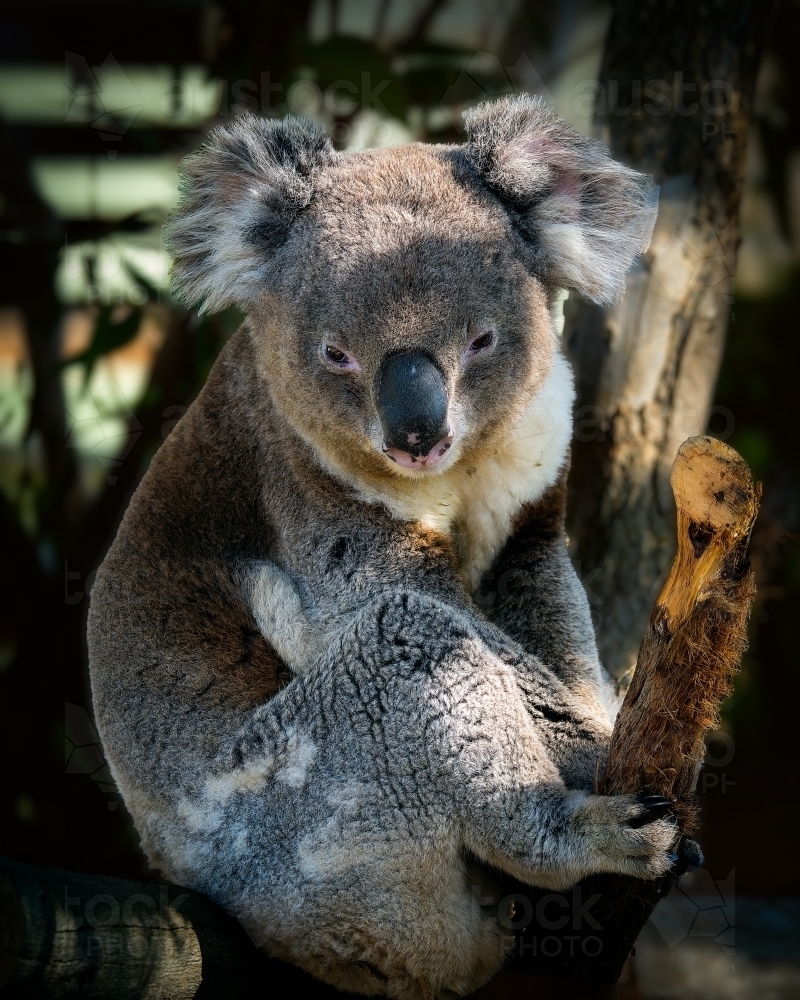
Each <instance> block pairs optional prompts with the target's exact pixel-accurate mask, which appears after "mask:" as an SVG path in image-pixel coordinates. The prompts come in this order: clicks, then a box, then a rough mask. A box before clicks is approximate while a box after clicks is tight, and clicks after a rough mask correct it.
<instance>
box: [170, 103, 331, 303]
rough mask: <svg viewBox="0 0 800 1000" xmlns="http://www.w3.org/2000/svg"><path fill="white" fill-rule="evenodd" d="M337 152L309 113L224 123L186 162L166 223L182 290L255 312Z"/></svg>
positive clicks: (191, 299) (188, 298)
mask: <svg viewBox="0 0 800 1000" xmlns="http://www.w3.org/2000/svg"><path fill="white" fill-rule="evenodd" d="M335 157H336V153H335V151H334V149H333V146H332V145H331V141H330V139H329V138H328V136H327V135H326V134H325V132H323V130H322V129H321V128H320V127H319V126H318V125H315V124H314V123H313V122H311V121H308V120H307V119H305V118H285V119H282V120H280V121H278V120H274V119H269V118H259V117H257V116H256V115H240V116H239V117H237V118H235V119H234V120H233V121H232V122H230V123H228V124H225V125H219V126H217V128H215V129H214V130H213V131H212V132H211V133H210V134H209V137H208V139H207V140H206V143H205V145H203V146H202V147H201V148H200V149H199V150H198V151H197V152H196V153H192V154H191V155H190V156H187V157H186V158H185V159H184V160H183V162H182V163H181V171H180V173H181V197H180V200H179V202H178V206H177V208H176V209H175V210H174V212H173V213H172V215H171V216H170V217H169V219H168V220H167V223H166V225H165V227H164V242H165V244H166V247H167V250H168V251H169V252H170V253H171V255H172V257H173V260H174V265H173V272H172V283H173V287H174V289H175V293H176V295H177V296H178V297H179V298H180V299H181V300H182V301H183V302H185V303H187V305H194V304H195V303H200V306H201V310H202V311H208V312H214V311H216V310H218V309H224V308H225V307H226V306H228V305H236V306H239V308H241V309H243V310H244V311H247V309H248V308H249V306H250V304H251V303H252V302H253V300H254V299H255V298H256V296H257V295H258V293H259V291H260V290H261V289H262V288H263V287H264V286H265V283H266V280H267V277H268V274H269V271H270V269H271V268H272V267H273V266H274V261H273V257H274V255H275V252H276V251H277V250H278V249H279V248H280V246H281V245H282V244H283V243H284V242H285V241H286V239H287V238H288V236H289V231H290V229H291V227H292V224H293V223H294V221H295V220H296V218H297V216H298V215H299V213H300V212H302V210H303V209H304V208H306V207H307V206H308V204H309V203H310V201H311V198H312V195H313V193H314V187H315V178H316V175H317V173H318V172H319V170H320V169H321V168H322V167H324V166H326V165H327V164H330V163H332V162H333V160H334V158H335Z"/></svg>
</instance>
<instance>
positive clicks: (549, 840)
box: [88, 96, 677, 1000]
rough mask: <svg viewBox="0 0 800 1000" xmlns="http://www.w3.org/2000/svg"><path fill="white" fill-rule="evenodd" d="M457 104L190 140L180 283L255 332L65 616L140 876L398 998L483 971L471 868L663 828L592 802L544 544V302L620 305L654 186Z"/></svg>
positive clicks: (323, 972)
mask: <svg viewBox="0 0 800 1000" xmlns="http://www.w3.org/2000/svg"><path fill="white" fill-rule="evenodd" d="M466 124H467V136H466V141H465V142H464V143H463V144H462V145H426V144H421V143H412V144H410V145H405V146H399V147H393V148H384V149H367V150H361V151H348V152H340V151H336V150H335V149H334V148H333V146H332V145H331V143H330V141H329V139H328V138H327V136H326V135H325V133H324V132H323V131H322V130H321V129H320V128H318V127H317V126H316V125H314V124H312V123H311V122H309V121H305V120H302V119H292V118H288V119H284V120H268V119H262V118H258V117H255V116H244V115H243V116H240V117H238V118H236V119H235V120H234V121H232V122H231V123H229V124H225V125H221V126H219V127H218V128H216V129H215V130H214V131H213V132H211V134H210V136H209V138H208V140H207V142H206V143H205V145H204V146H203V147H202V149H201V150H200V151H199V152H197V153H196V154H193V155H191V156H190V157H188V158H187V159H186V160H184V162H183V167H182V171H183V172H182V194H181V199H180V202H179V204H178V207H177V208H176V210H175V212H174V213H173V215H172V217H171V218H170V220H169V221H168V223H167V227H166V240H167V245H168V248H169V249H170V251H171V253H172V255H173V257H174V283H175V287H176V291H177V293H178V294H180V295H181V296H182V297H183V299H184V301H185V302H186V303H192V304H197V305H199V306H200V307H201V308H202V309H206V310H217V309H221V308H223V307H226V306H229V305H235V306H237V307H238V308H239V309H240V310H242V311H243V312H244V314H245V317H246V318H245V319H244V322H243V324H242V326H241V328H240V329H239V330H238V332H237V333H236V334H234V335H233V337H232V338H231V339H230V341H229V342H228V344H227V346H226V347H225V349H224V350H223V351H222V353H221V355H220V357H219V359H218V361H217V362H216V365H215V366H214V368H213V370H212V372H211V374H210V376H209V378H208V381H207V383H206V385H205V387H204V388H203V389H202V391H201V392H200V394H199V395H198V397H197V399H196V400H195V401H194V403H193V404H192V406H191V407H190V408H189V410H188V412H187V413H186V415H185V416H184V417H183V418H182V419H181V420H180V422H179V423H178V424H177V426H176V427H175V429H174V430H173V431H172V432H171V434H170V435H169V437H168V438H167V440H166V441H165V442H164V444H163V445H162V447H161V448H160V450H159V451H158V453H157V454H156V455H155V457H154V458H153V461H152V463H151V465H150V468H149V470H148V472H147V474H146V475H145V477H144V479H143V480H142V483H141V485H140V486H139V488H138V490H137V491H136V493H135V495H134V496H133V498H132V500H131V503H130V506H129V507H128V510H127V512H126V514H125V516H124V518H123V521H122V524H121V526H120V528H119V532H118V534H117V536H116V539H115V541H114V542H113V544H112V545H111V548H110V550H109V552H108V554H107V556H106V558H105V560H104V562H103V564H102V566H101V567H100V569H99V571H98V573H97V577H96V582H95V584H94V587H93V590H92V595H91V609H90V614H89V623H88V645H89V657H90V671H91V684H92V694H93V701H94V710H95V713H96V720H97V725H98V729H99V731H100V734H101V737H102V741H103V745H104V748H105V751H106V754H107V758H108V761H109V764H110V767H111V770H112V773H113V775H114V778H115V780H116V782H117V785H118V786H119V789H120V792H121V794H122V796H123V798H124V801H125V804H126V806H127V808H128V810H129V811H130V814H131V816H132V818H133V821H134V823H135V826H136V829H137V830H138V832H139V834H140V836H141V843H142V846H143V848H144V850H145V852H146V854H147V856H148V858H149V861H150V863H151V865H152V866H153V867H155V868H158V869H160V870H161V871H162V872H163V873H164V875H165V877H167V878H169V879H171V880H173V881H175V882H177V883H180V884H182V885H185V886H191V887H193V888H195V889H198V890H200V891H202V892H204V893H205V894H207V895H208V896H209V897H211V899H213V900H215V901H216V902H217V903H219V904H220V905H221V906H223V907H224V908H225V909H226V910H227V911H229V912H230V913H231V914H233V915H234V916H235V917H236V918H237V919H238V920H239V921H240V922H241V923H242V925H243V926H244V927H245V929H246V930H247V932H248V933H249V935H250V936H251V938H252V939H253V941H254V942H255V943H256V944H257V945H258V946H259V947H260V948H263V949H264V950H266V952H268V953H269V954H270V955H272V956H275V957H278V958H280V959H284V960H287V961H289V962H292V963H294V964H296V965H298V966H300V967H302V968H304V969H306V970H307V971H309V972H310V973H312V974H314V975H315V976H317V977H318V978H320V979H322V980H325V981H327V982H328V983H331V984H333V985H335V986H337V987H339V988H341V989H345V990H350V991H354V992H360V993H365V994H384V995H387V996H390V997H397V998H409V1000H412V998H413V1000H416V998H423V997H424V998H432V997H437V996H442V995H448V996H452V995H465V994H468V993H471V992H472V991H473V990H475V989H476V988H477V987H479V986H480V985H481V984H482V983H484V982H486V981H487V980H488V979H489V978H490V977H491V976H492V975H493V974H494V973H495V972H496V971H497V970H498V969H499V968H500V967H501V966H502V964H503V962H504V960H505V958H506V952H507V949H508V944H507V938H506V937H504V934H503V931H502V928H501V927H500V925H499V923H498V917H497V913H496V912H490V910H489V909H487V908H486V907H480V906H476V905H475V904H474V893H473V878H474V877H475V876H474V875H473V874H472V873H474V872H475V871H476V870H477V871H486V872H493V873H494V875H497V874H498V873H499V875H501V876H508V877H513V878H515V879H519V880H522V881H523V882H525V883H527V884H529V885H532V886H538V887H543V888H546V889H547V888H550V889H553V890H562V889H565V888H567V887H569V886H572V885H574V884H575V883H577V882H578V881H579V880H580V879H582V878H584V877H586V876H588V875H591V874H593V873H599V872H609V873H618V874H620V875H631V876H635V877H638V878H643V879H650V878H655V877H659V876H661V875H663V874H664V873H666V872H667V871H668V870H670V866H671V865H673V864H674V861H675V854H674V853H673V850H674V845H675V843H676V839H677V837H676V828H675V825H674V823H673V822H672V821H671V819H670V817H669V815H668V814H667V812H666V810H667V806H668V803H667V802H666V801H665V800H653V799H652V798H651V799H639V798H637V797H634V796H601V795H597V794H595V793H594V788H595V780H596V775H597V773H598V769H601V768H602V766H603V762H604V759H605V755H606V753H607V749H608V745H609V738H610V734H611V730H612V725H613V719H614V714H615V712H616V710H617V706H618V702H619V692H618V691H617V689H616V686H615V683H614V681H613V680H612V678H611V677H610V676H609V675H608V674H607V673H606V672H605V670H604V668H603V666H602V665H601V663H600V662H599V659H598V655H597V649H596V645H595V638H594V634H593V629H592V623H591V618H590V614H589V608H588V603H587V600H586V597H585V595H584V592H583V589H582V587H581V585H580V583H579V581H578V579H577V577H576V575H575V572H574V571H573V568H572V566H571V563H570V560H569V558H568V553H567V548H566V539H565V533H564V516H565V515H564V509H565V478H566V474H567V471H568V466H569V447H570V438H571V426H572V424H571V414H572V404H573V395H574V394H573V379H572V375H571V372H570V368H569V365H568V363H567V361H566V359H565V357H564V355H563V354H562V353H561V349H560V346H559V342H560V325H561V321H560V318H559V317H560V311H561V303H562V301H563V297H564V290H565V289H567V290H569V289H574V290H577V291H578V292H580V293H582V294H583V295H585V296H587V297H588V298H590V299H592V300H594V301H596V302H600V303H610V302H612V301H614V300H615V299H617V298H618V297H619V296H620V294H621V293H622V291H623V288H624V280H625V273H626V271H627V270H628V268H629V267H630V266H631V264H632V263H633V262H634V261H635V260H636V259H637V258H638V257H639V256H640V255H641V254H642V253H643V252H644V251H645V250H646V248H647V246H648V243H649V239H650V234H651V231H652V227H653V223H654V218H655V213H656V203H657V197H656V193H655V189H654V188H653V187H652V185H651V184H650V182H649V180H648V178H646V177H644V176H642V175H641V174H638V173H636V172H634V171H632V170H631V169H629V168H627V167H625V166H623V165H621V164H619V163H616V162H614V161H613V160H612V159H611V158H610V157H609V155H608V153H607V151H606V150H605V148H604V147H603V146H602V145H600V144H599V143H598V142H596V141H594V140H590V139H588V138H586V137H584V136H582V135H580V134H579V133H577V132H576V131H574V130H573V129H572V128H571V127H570V126H569V125H568V124H567V123H566V122H564V121H563V120H561V119H559V118H558V117H557V116H556V115H555V114H554V113H553V112H552V111H551V110H550V109H549V108H548V107H547V106H546V105H545V104H544V103H543V102H542V101H540V100H538V99H537V98H533V97H528V96H518V97H514V98H510V99H503V100H500V101H498V102H496V103H487V104H483V105H481V106H479V107H477V108H475V109H473V110H471V111H470V112H469V113H468V114H467V116H466ZM486 581H495V590H494V592H493V593H490V594H488V595H487V594H486V593H485V590H486V586H485V584H486ZM490 589H491V588H490ZM492 598H493V599H492ZM478 877H479V876H478ZM493 877H494V876H493Z"/></svg>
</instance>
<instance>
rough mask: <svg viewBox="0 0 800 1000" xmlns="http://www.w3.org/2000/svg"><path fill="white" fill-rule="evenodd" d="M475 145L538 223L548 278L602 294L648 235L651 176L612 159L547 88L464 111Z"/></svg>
mask: <svg viewBox="0 0 800 1000" xmlns="http://www.w3.org/2000/svg"><path fill="white" fill-rule="evenodd" d="M465 120H466V125H467V136H468V142H467V147H466V150H467V155H468V156H469V157H470V158H471V159H472V160H473V162H474V163H475V164H476V165H477V166H478V168H479V169H480V170H481V171H482V172H483V174H484V176H485V177H486V180H487V182H488V183H489V185H490V186H491V187H492V188H493V189H494V190H496V191H498V192H499V193H500V194H501V195H502V196H503V197H505V198H507V199H508V200H509V202H510V203H511V204H512V205H514V206H515V207H516V208H517V209H518V211H519V213H520V216H521V218H522V219H523V220H524V223H525V224H526V225H527V226H529V227H530V232H531V236H532V239H533V241H534V243H535V245H536V249H537V252H538V261H537V263H538V264H539V266H540V267H541V268H542V271H543V273H544V275H545V276H546V279H547V280H548V281H551V282H553V283H554V284H556V285H562V286H563V287H565V288H576V289H578V290H579V291H581V292H583V294H585V295H586V296H588V297H589V298H590V299H593V300H594V301H595V302H599V303H601V304H609V303H611V302H614V301H616V299H618V298H619V297H620V295H621V294H622V292H623V291H624V289H625V273H626V271H627V270H628V268H629V267H630V266H631V264H633V262H634V261H635V260H636V258H637V257H639V256H640V255H641V254H642V253H644V251H645V250H646V249H647V247H648V246H649V244H650V236H651V234H652V232H653V226H654V225H655V220H656V213H657V209H658V189H657V188H656V187H655V186H654V185H653V183H652V180H651V178H649V177H647V176H646V175H645V174H640V173H637V172H636V171H635V170H631V169H630V168H629V167H625V166H623V164H621V163H617V162H615V161H614V160H612V159H611V158H610V157H609V155H608V151H607V150H606V148H605V147H604V146H603V145H602V143H600V142H598V141H596V140H594V139H589V138H587V137H586V136H584V135H581V134H580V133H579V132H576V131H575V129H574V128H572V126H571V125H569V124H568V123H567V122H565V121H564V120H563V119H562V118H559V117H558V115H556V114H555V113H554V112H553V111H552V110H551V109H550V108H548V106H547V105H546V104H545V102H544V101H543V100H542V98H539V97H534V98H531V97H528V96H526V95H521V96H518V97H514V98H511V99H510V100H508V101H505V102H503V107H502V109H501V110H498V107H497V105H493V104H481V105H479V106H478V107H476V108H473V109H471V110H470V111H468V112H467V114H466V115H465Z"/></svg>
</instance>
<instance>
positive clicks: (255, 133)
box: [167, 97, 655, 478]
mask: <svg viewBox="0 0 800 1000" xmlns="http://www.w3.org/2000/svg"><path fill="white" fill-rule="evenodd" d="M468 130H469V140H468V142H467V143H466V144H465V145H464V146H460V147H459V146H438V147H437V146H424V145H421V144H414V145H410V146H404V147H396V148H393V149H384V150H370V151H365V152H359V153H337V152H335V151H334V150H333V149H332V147H331V146H330V143H329V141H328V140H327V138H326V137H325V135H324V133H322V131H321V130H319V129H318V128H316V126H313V125H311V124H310V123H308V122H303V121H302V120H297V119H294V120H286V121H283V122H276V121H269V120H264V119H258V118H252V117H248V118H240V119H237V120H236V121H235V122H234V123H233V124H231V125H230V126H225V127H221V128H220V129H217V130H216V131H215V132H214V133H212V136H211V138H210V140H209V143H208V144H207V146H206V147H205V149H204V150H202V151H201V152H200V153H199V154H196V155H195V156H194V157H193V158H190V159H189V160H188V161H186V163H185V168H184V187H183V198H182V201H181V204H180V205H179V206H178V209H177V210H176V212H175V214H174V216H173V218H172V220H171V221H170V223H169V224H168V227H167V242H168V246H169V247H170V249H171V250H172V251H173V253H174V255H175V258H176V262H175V276H176V283H177V285H178V287H179V290H181V291H182V292H183V295H184V298H185V299H187V300H190V301H196V300H198V299H200V300H203V301H204V302H205V305H206V307H211V308H218V307H221V306H224V305H226V304H228V303H235V304H237V305H239V306H240V307H241V308H243V309H245V310H246V311H248V312H249V313H250V317H251V330H252V335H253V339H254V343H255V345H256V348H257V356H258V358H259V364H260V365H261V366H262V368H263V372H264V375H265V377H266V380H267V383H268V385H269V389H270V392H271V394H272V396H273V398H274V400H275V402H276V403H277V405H278V407H279V408H280V410H281V411H282V412H283V413H284V415H285V416H286V417H287V418H288V419H289V421H290V422H291V423H292V424H293V425H294V427H295V429H296V430H297V431H298V432H299V433H300V435H301V436H302V437H303V438H305V439H306V440H307V441H309V442H311V443H312V445H313V446H314V448H315V449H316V450H317V452H318V453H319V454H321V455H322V456H323V457H326V458H327V459H329V460H330V461H332V462H333V463H334V464H336V465H337V466H339V467H341V466H342V465H344V466H347V467H349V468H350V469H351V470H353V471H356V472H358V473H361V474H362V475H367V476H371V477H375V476H378V477H381V476H383V477H396V476H401V477H410V478H414V477H429V476H436V475H439V474H440V473H441V472H443V471H445V470H446V469H448V468H449V467H451V466H452V465H453V464H455V463H456V462H458V461H461V460H464V461H466V460H469V459H471V458H472V457H475V456H476V455H477V454H479V453H480V452H481V450H483V449H491V447H492V444H493V442H494V441H496V439H497V435H498V434H500V433H502V431H503V428H504V427H505V426H507V425H508V424H509V423H511V422H513V421H514V419H515V418H516V417H517V416H519V415H520V414H521V412H522V411H523V410H524V408H525V407H526V406H527V404H528V403H529V401H530V400H531V398H532V396H533V395H534V394H535V393H536V392H537V389H538V388H539V387H540V386H541V384H542V382H543V381H544V379H545V378H546V377H547V374H548V372H549V370H550V368H551V366H552V364H553V360H554V354H555V351H556V350H557V346H556V343H555V337H554V332H553V328H552V323H551V319H550V311H549V304H550V301H551V300H552V296H553V294H554V292H555V291H556V290H557V289H559V288H561V287H570V288H577V289H579V290H580V291H582V292H584V293H585V294H586V295H588V296H589V297H591V298H594V299H595V300H596V301H600V302H608V301H611V300H613V299H614V298H615V297H616V296H617V295H618V294H619V292H620V291H621V289H622V287H624V274H625V271H626V270H627V268H628V266H629V265H630V263H631V262H632V260H633V259H634V258H635V257H636V256H637V255H638V254H639V253H640V252H642V251H643V250H644V249H645V248H646V246H647V243H648V242H649V236H650V231H651V229H652V224H653V221H654V217H655V200H654V198H653V196H652V193H651V192H650V191H649V190H648V186H647V183H646V179H645V178H643V177H642V176H641V175H639V174H635V173H634V172H633V171H631V170H628V169H627V168H625V167H623V166H621V165H619V164H616V163H614V162H613V161H612V160H610V159H609V157H608V156H607V154H606V152H605V150H604V149H603V147H601V146H599V144H597V143H595V142H593V141H591V140H588V139H586V138H585V137H583V136H580V135H579V134H578V133H576V132H574V130H572V129H571V128H570V126H568V125H567V124H566V123H565V122H563V121H561V120H560V119H558V118H557V117H556V116H555V115H554V114H553V113H552V112H551V111H549V109H547V108H546V107H545V106H544V105H543V104H542V103H541V102H539V101H537V100H536V99H533V98H525V97H522V98H514V99H512V100H506V101H501V102H498V103H497V104H495V105H482V106H481V107H480V108H477V109H475V110H474V111H473V112H471V113H470V115H469V116H468Z"/></svg>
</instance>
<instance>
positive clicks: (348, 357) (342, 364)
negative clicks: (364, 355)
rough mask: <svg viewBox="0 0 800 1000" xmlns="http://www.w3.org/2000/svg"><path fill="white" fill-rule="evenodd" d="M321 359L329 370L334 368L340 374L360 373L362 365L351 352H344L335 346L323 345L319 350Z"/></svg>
mask: <svg viewBox="0 0 800 1000" xmlns="http://www.w3.org/2000/svg"><path fill="white" fill-rule="evenodd" d="M319 353H320V358H321V359H322V361H323V363H324V364H325V365H326V367H328V368H334V369H335V370H336V371H340V372H360V371H361V365H360V364H359V363H358V362H357V361H356V359H355V358H354V357H353V355H352V354H350V352H349V351H343V350H342V349H341V347H337V346H336V345H335V344H321V345H320V348H319Z"/></svg>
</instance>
